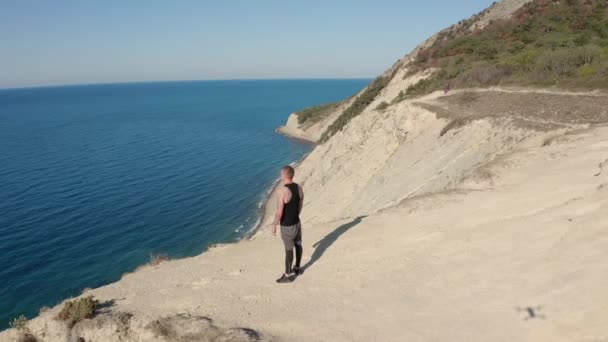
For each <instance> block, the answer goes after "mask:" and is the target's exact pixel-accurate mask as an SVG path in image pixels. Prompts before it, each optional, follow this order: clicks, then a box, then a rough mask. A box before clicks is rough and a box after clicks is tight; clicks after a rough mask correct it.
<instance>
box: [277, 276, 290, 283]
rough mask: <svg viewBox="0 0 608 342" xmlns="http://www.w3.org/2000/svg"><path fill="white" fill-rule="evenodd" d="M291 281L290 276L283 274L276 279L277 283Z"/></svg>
mask: <svg viewBox="0 0 608 342" xmlns="http://www.w3.org/2000/svg"><path fill="white" fill-rule="evenodd" d="M292 281H293V279H292V278H290V277H288V276H286V275H284V274H283V275H282V276H281V278H279V279H277V283H279V284H283V283H291V282H292Z"/></svg>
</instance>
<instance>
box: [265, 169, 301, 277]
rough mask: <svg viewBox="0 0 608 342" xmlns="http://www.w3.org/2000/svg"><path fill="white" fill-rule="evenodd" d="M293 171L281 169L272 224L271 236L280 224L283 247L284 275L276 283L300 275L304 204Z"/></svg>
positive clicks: (275, 232)
mask: <svg viewBox="0 0 608 342" xmlns="http://www.w3.org/2000/svg"><path fill="white" fill-rule="evenodd" d="M293 175H294V169H293V167H291V166H283V168H281V180H282V181H283V185H284V186H282V187H280V188H279V190H278V203H277V213H276V215H275V219H274V222H273V223H272V234H273V235H276V234H277V225H278V224H279V223H280V224H281V239H282V240H283V244H284V245H285V273H283V275H281V277H280V278H279V279H277V283H290V282H291V281H292V280H293V278H292V277H291V276H292V274H295V275H298V274H300V261H302V226H301V225H300V212H302V205H303V204H304V190H302V187H301V186H300V185H298V184H296V183H294V182H293ZM294 247H295V249H296V265H295V267H293V269H292V267H291V265H292V263H293V248H294Z"/></svg>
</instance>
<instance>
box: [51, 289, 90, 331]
mask: <svg viewBox="0 0 608 342" xmlns="http://www.w3.org/2000/svg"><path fill="white" fill-rule="evenodd" d="M97 305H99V301H97V300H96V299H94V298H93V296H87V297H83V298H79V299H76V300H69V301H67V302H65V304H64V305H63V309H61V311H60V312H59V313H58V314H57V317H56V318H57V319H58V320H61V321H65V322H66V323H67V325H68V326H69V327H73V326H74V325H75V324H76V323H78V322H80V321H82V320H83V319H88V318H92V317H93V316H95V312H96V310H97Z"/></svg>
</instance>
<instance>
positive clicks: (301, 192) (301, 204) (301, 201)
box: [298, 185, 304, 214]
mask: <svg viewBox="0 0 608 342" xmlns="http://www.w3.org/2000/svg"><path fill="white" fill-rule="evenodd" d="M298 188H300V210H299V211H298V214H301V213H302V208H303V207H304V189H302V186H301V185H298Z"/></svg>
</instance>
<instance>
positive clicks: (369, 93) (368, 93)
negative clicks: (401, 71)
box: [319, 70, 396, 143]
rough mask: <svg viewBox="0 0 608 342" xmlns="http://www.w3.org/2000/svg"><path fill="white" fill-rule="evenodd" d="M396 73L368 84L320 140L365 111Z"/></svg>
mask: <svg viewBox="0 0 608 342" xmlns="http://www.w3.org/2000/svg"><path fill="white" fill-rule="evenodd" d="M395 71H396V70H395ZM394 75H395V72H393V73H392V74H391V75H388V76H379V77H377V78H376V79H375V80H373V81H372V82H371V83H370V84H369V85H368V86H367V88H365V90H364V91H363V92H362V93H361V95H359V97H357V98H356V99H355V101H353V103H352V104H351V105H350V107H348V108H347V109H345V110H344V111H343V112H342V114H340V116H339V117H338V118H337V119H336V121H334V122H333V123H332V124H331V125H330V126H329V127H327V130H326V131H325V132H324V133H323V135H321V138H320V139H319V142H321V143H324V142H326V141H327V140H329V138H331V137H332V136H333V135H334V134H336V133H337V132H339V131H341V130H342V129H343V128H344V127H345V126H346V124H347V123H348V122H349V121H350V120H351V119H352V118H354V117H356V116H357V115H359V114H361V112H363V110H364V109H365V108H366V107H367V106H369V105H370V104H371V103H372V102H373V101H374V99H375V98H376V97H377V96H378V94H379V93H380V92H381V91H382V89H384V88H385V87H386V86H387V85H388V84H389V82H390V81H391V79H392V78H393V76H394Z"/></svg>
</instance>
